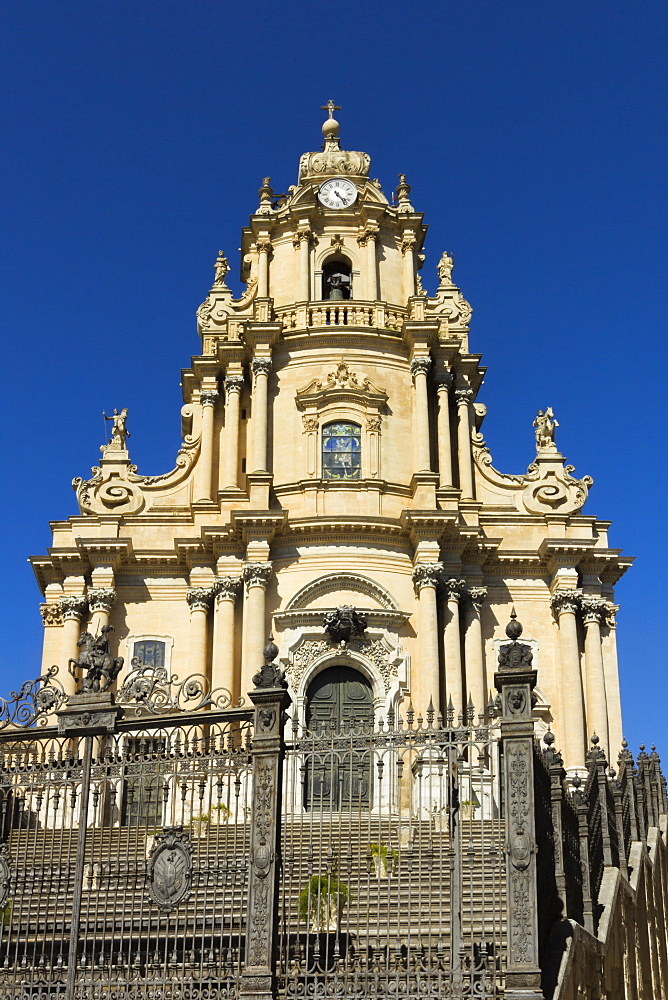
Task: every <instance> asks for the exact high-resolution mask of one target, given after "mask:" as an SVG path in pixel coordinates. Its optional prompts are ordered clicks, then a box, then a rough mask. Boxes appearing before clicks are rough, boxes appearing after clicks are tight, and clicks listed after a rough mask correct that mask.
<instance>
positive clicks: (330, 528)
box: [281, 515, 406, 541]
mask: <svg viewBox="0 0 668 1000" xmlns="http://www.w3.org/2000/svg"><path fill="white" fill-rule="evenodd" d="M346 534H348V535H350V536H351V538H353V539H356V540H357V541H359V540H360V539H369V538H372V537H375V538H382V539H386V538H394V539H400V538H405V537H406V532H405V530H404V528H403V527H402V525H401V524H399V523H398V522H397V521H396V520H395V519H394V518H384V517H366V516H357V515H349V516H341V517H326V516H322V515H313V516H312V517H301V518H294V519H292V520H289V521H288V520H286V522H285V524H284V526H283V530H282V532H281V538H282V539H284V538H290V537H292V538H295V537H299V536H301V537H307V536H312V537H313V538H315V537H316V536H320V537H325V536H335V537H340V536H341V535H346Z"/></svg>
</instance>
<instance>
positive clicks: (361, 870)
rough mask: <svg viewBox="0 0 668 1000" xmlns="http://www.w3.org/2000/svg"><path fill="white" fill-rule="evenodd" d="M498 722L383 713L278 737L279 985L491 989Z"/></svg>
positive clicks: (282, 989) (313, 989)
mask: <svg viewBox="0 0 668 1000" xmlns="http://www.w3.org/2000/svg"><path fill="white" fill-rule="evenodd" d="M498 739H499V727H498V724H497V723H492V722H490V721H489V720H487V721H486V720H482V719H481V720H480V724H479V725H478V726H476V725H474V722H473V718H472V714H471V717H470V719H469V723H468V724H467V725H464V724H462V725H460V727H458V728H457V727H455V728H452V727H450V728H448V727H445V726H443V725H442V724H441V723H440V721H438V722H434V720H433V713H432V714H431V717H430V719H429V721H428V722H427V723H426V724H424V723H423V721H422V720H419V721H418V722H416V721H415V718H414V715H413V713H412V712H410V711H409V712H408V714H407V717H406V719H402V718H401V717H399V718H396V719H395V718H394V717H393V716H390V717H389V718H387V719H386V720H383V721H380V722H374V721H373V720H369V721H368V722H363V721H359V720H358V721H357V722H353V723H352V724H350V725H348V726H345V725H341V724H339V723H338V722H337V720H335V719H334V718H332V720H331V723H327V722H325V723H323V724H322V725H320V726H319V727H317V728H315V729H306V728H305V727H302V726H300V725H299V724H297V723H296V721H295V722H294V724H293V726H292V733H291V736H290V738H289V739H288V742H287V746H286V761H285V782H284V792H283V809H282V829H281V837H282V861H283V863H282V871H281V875H280V889H279V916H280V925H279V958H278V994H279V996H283V997H318V996H322V997H329V996H340V997H349V996H355V997H365V996H374V997H375V996H408V995H410V996H425V997H426V996H429V997H434V996H452V997H454V996H457V997H467V996H476V997H481V998H485V997H495V996H498V995H500V994H501V993H502V990H503V973H504V963H505V898H506V893H505V861H504V859H505V853H504V846H503V842H504V836H503V831H502V820H501V817H500V814H499V801H500V789H499V767H498V747H499V743H498Z"/></svg>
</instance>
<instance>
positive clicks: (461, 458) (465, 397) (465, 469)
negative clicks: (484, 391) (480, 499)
mask: <svg viewBox="0 0 668 1000" xmlns="http://www.w3.org/2000/svg"><path fill="white" fill-rule="evenodd" d="M455 398H456V400H457V461H458V464H459V489H460V490H461V494H462V500H474V499H475V497H474V495H473V454H472V452H471V400H472V399H473V390H472V389H456V390H455Z"/></svg>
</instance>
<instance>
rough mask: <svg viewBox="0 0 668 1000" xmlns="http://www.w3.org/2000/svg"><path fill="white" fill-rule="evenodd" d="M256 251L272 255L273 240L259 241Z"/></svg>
mask: <svg viewBox="0 0 668 1000" xmlns="http://www.w3.org/2000/svg"><path fill="white" fill-rule="evenodd" d="M255 249H256V250H257V252H258V253H266V254H270V253H271V249H272V247H271V240H266V239H265V240H263V239H259V240H257V242H256V244H255Z"/></svg>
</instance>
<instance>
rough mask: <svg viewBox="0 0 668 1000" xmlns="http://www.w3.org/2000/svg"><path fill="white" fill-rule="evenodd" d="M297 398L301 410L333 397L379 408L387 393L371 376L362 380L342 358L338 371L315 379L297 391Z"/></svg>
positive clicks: (316, 405)
mask: <svg viewBox="0 0 668 1000" xmlns="http://www.w3.org/2000/svg"><path fill="white" fill-rule="evenodd" d="M296 398H297V406H298V407H299V409H300V410H304V409H309V408H314V407H315V408H318V407H319V406H321V405H322V404H323V403H324V402H326V401H331V400H333V399H346V400H349V401H354V402H357V403H359V404H361V405H363V406H366V407H372V408H374V409H377V410H378V409H380V408H381V407H382V406H383V405H384V404H385V403H386V402H387V393H386V392H385V390H384V389H380V388H379V387H378V386H377V385H374V383H373V382H372V381H371V379H369V378H363V379H361V380H360V379H359V378H358V377H357V375H356V374H355V372H351V371H350V369H349V368H348V365H347V364H346V362H345V361H344V360H343V358H342V359H341V361H340V362H339V364H338V365H337V368H336V371H334V372H330V373H329V375H328V376H327V378H326V379H325V380H324V381H323V380H321V379H313V381H311V382H309V384H308V385H307V386H304V388H303V389H300V390H299V391H298V392H297V397H296Z"/></svg>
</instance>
